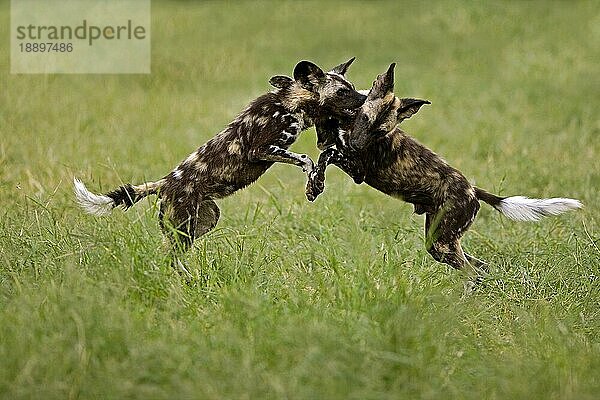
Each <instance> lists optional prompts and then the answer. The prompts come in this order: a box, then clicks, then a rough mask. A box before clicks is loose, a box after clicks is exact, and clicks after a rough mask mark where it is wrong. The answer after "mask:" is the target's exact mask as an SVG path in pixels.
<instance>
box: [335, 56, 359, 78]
mask: <svg viewBox="0 0 600 400" xmlns="http://www.w3.org/2000/svg"><path fill="white" fill-rule="evenodd" d="M355 59H356V57H352V58H351V59H349V60H348V61H346V62H345V63H341V64H340V65H337V66H335V67H333V68H332V69H331V71H330V72H335V73H336V74H339V75H342V76H344V75H346V72H347V71H348V68H350V65H352V63H353V62H354V60H355Z"/></svg>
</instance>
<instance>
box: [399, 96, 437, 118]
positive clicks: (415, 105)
mask: <svg viewBox="0 0 600 400" xmlns="http://www.w3.org/2000/svg"><path fill="white" fill-rule="evenodd" d="M424 104H431V102H430V101H428V100H420V99H407V98H404V99H400V107H398V111H397V113H396V114H397V121H398V123H400V122H402V121H403V120H405V119H408V118H410V117H412V116H413V115H414V114H416V113H417V111H419V109H420V108H421V106H423V105H424Z"/></svg>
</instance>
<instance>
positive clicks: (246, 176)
mask: <svg viewBox="0 0 600 400" xmlns="http://www.w3.org/2000/svg"><path fill="white" fill-rule="evenodd" d="M353 60H354V59H351V60H349V61H348V62H346V63H343V64H340V65H339V66H337V67H335V68H334V69H333V70H332V71H330V72H327V73H325V72H323V71H322V70H321V69H320V68H319V67H318V66H316V65H315V64H313V63H311V62H308V61H301V62H300V63H298V64H297V65H296V67H295V69H294V78H293V79H292V78H290V77H286V76H276V77H273V78H272V79H271V84H272V85H274V86H275V87H276V89H275V90H273V91H271V92H269V93H266V94H264V95H262V96H260V97H258V98H257V99H256V100H254V101H253V102H251V103H250V105H249V106H248V107H247V108H246V109H244V110H243V111H242V112H241V113H240V114H239V115H238V116H237V118H235V119H234V120H233V121H232V122H231V123H230V124H229V125H227V127H226V128H225V129H223V130H222V131H221V132H220V133H218V134H217V135H216V136H215V137H213V138H212V139H210V140H209V141H208V142H207V143H205V144H204V145H202V146H201V147H200V148H198V149H197V150H196V151H194V152H193V153H192V154H190V155H189V156H188V157H187V158H186V159H185V160H184V161H183V162H181V163H180V164H179V165H178V166H177V167H176V168H175V169H174V170H173V171H171V172H170V173H169V174H167V175H166V176H165V177H164V178H162V179H161V180H159V181H157V182H148V183H145V184H142V185H138V186H132V185H130V184H127V185H124V186H121V187H119V188H118V189H115V190H113V191H111V192H109V193H107V194H105V195H96V194H93V193H91V192H89V191H88V190H87V189H86V188H85V186H84V185H83V183H81V182H80V181H78V180H75V194H76V197H77V200H78V202H79V203H80V204H81V206H82V207H83V208H84V209H85V210H86V211H87V212H89V213H92V214H96V215H102V214H106V213H108V212H110V210H112V209H113V208H115V207H118V206H121V207H123V208H124V209H127V208H129V207H131V206H132V205H133V204H134V203H135V202H137V201H139V200H140V199H142V198H144V197H145V196H148V195H149V194H158V196H159V197H160V200H161V202H160V213H159V217H160V226H161V228H162V229H163V231H164V232H165V233H166V234H167V235H168V237H169V238H170V239H171V242H172V244H173V246H174V248H175V249H177V250H178V251H185V250H186V249H188V248H189V247H190V246H191V244H192V243H193V242H194V239H195V238H196V237H199V236H201V235H203V234H205V233H207V232H208V231H210V230H211V229H212V228H214V226H215V225H216V224H217V221H218V220H219V216H220V212H219V208H218V207H217V205H216V203H215V201H214V200H216V199H220V198H223V197H226V196H229V195H231V194H232V193H234V192H236V191H237V190H240V189H243V188H244V187H246V186H248V185H250V184H251V183H253V182H254V181H256V180H257V179H258V178H259V177H260V176H261V175H262V174H264V173H265V172H266V171H267V169H269V168H270V167H271V166H272V165H273V163H275V162H282V163H287V164H294V165H297V166H299V167H301V168H302V169H303V171H304V172H306V173H310V172H311V171H312V169H313V162H312V160H311V159H310V158H309V157H308V156H307V155H305V154H296V153H293V152H291V151H289V150H288V148H289V147H290V146H291V145H292V144H293V143H294V142H295V141H296V139H297V138H298V136H299V135H300V133H301V132H302V131H304V130H306V129H307V128H309V127H310V126H312V125H313V120H314V119H315V118H318V117H320V115H319V113H320V110H322V109H327V110H332V109H333V110H336V111H337V112H342V111H343V110H344V109H345V108H349V109H353V108H356V107H359V106H360V105H362V103H363V102H364V101H365V99H366V96H365V95H362V94H360V93H358V92H356V90H354V88H353V87H352V85H351V84H350V83H349V82H348V81H347V80H346V79H345V78H344V77H343V75H344V73H345V72H346V70H347V69H348V67H349V66H350V64H351V63H352V61H353ZM175 262H177V260H175Z"/></svg>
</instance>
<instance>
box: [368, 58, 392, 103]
mask: <svg viewBox="0 0 600 400" xmlns="http://www.w3.org/2000/svg"><path fill="white" fill-rule="evenodd" d="M395 67H396V63H391V64H390V66H389V68H388V70H387V71H386V72H384V73H383V74H380V75H377V79H375V82H373V86H372V87H371V90H370V91H369V96H367V100H373V99H382V98H384V97H385V96H386V95H387V94H388V93H392V92H393V91H394V68H395Z"/></svg>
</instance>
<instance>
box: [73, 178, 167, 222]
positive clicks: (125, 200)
mask: <svg viewBox="0 0 600 400" xmlns="http://www.w3.org/2000/svg"><path fill="white" fill-rule="evenodd" d="M163 183H164V180H162V179H161V180H160V181H158V182H147V183H143V184H141V185H138V186H132V185H130V184H126V185H123V186H120V187H118V188H117V189H115V190H113V191H112V192H108V193H106V194H95V193H92V192H90V191H89V190H87V188H86V187H85V185H84V184H83V182H81V181H80V180H79V179H77V178H74V179H73V184H74V185H75V188H74V190H75V197H76V199H77V203H78V204H79V205H80V206H81V208H83V210H84V211H85V212H87V213H88V214H92V215H106V214H108V213H109V212H110V211H111V210H112V209H113V208H115V207H119V206H121V207H123V209H125V210H127V209H128V208H129V207H131V206H132V205H134V204H135V203H137V202H138V201H140V200H141V199H143V198H144V197H146V196H148V195H150V194H154V193H156V192H157V191H158V189H160V187H161V186H162V185H163Z"/></svg>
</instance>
